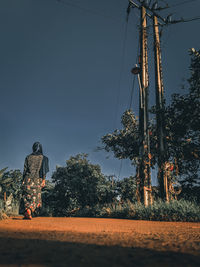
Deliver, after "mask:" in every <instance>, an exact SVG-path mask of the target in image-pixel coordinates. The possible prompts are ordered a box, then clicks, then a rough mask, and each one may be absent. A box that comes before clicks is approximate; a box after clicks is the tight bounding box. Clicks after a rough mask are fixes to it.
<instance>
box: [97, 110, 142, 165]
mask: <svg viewBox="0 0 200 267" xmlns="http://www.w3.org/2000/svg"><path fill="white" fill-rule="evenodd" d="M121 123H122V126H123V129H122V130H115V131H114V132H113V133H112V134H107V135H105V136H103V137H102V143H103V144H104V149H105V150H106V151H107V152H109V151H112V152H113V153H114V155H115V157H116V158H119V159H127V158H128V159H130V160H134V159H135V158H137V157H138V153H139V126H138V120H137V118H136V116H135V115H134V113H133V112H132V111H131V110H126V111H125V112H124V114H123V116H122V119H121Z"/></svg>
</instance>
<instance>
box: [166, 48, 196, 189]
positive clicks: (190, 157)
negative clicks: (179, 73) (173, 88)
mask: <svg viewBox="0 0 200 267" xmlns="http://www.w3.org/2000/svg"><path fill="white" fill-rule="evenodd" d="M190 53H191V66H190V71H191V77H190V78H189V79H188V89H187V91H188V93H186V94H183V95H180V94H174V95H173V96H172V102H171V104H170V105H169V106H168V107H167V108H166V118H167V138H168V139H167V141H168V150H169V155H170V157H171V158H176V161H177V165H178V167H179V174H180V176H181V179H180V182H181V183H182V185H183V186H186V187H188V188H191V187H193V186H195V185H198V184H199V167H200V161H199V159H200V127H199V125H200V54H199V52H197V51H196V50H195V49H191V50H190ZM199 185H200V184H199Z"/></svg>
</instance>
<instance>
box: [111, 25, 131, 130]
mask: <svg viewBox="0 0 200 267" xmlns="http://www.w3.org/2000/svg"><path fill="white" fill-rule="evenodd" d="M127 32H128V20H127V21H126V24H125V32H124V38H123V45H122V58H121V68H120V74H119V81H118V90H117V91H118V93H117V104H116V111H115V119H114V128H115V126H116V121H117V116H118V109H119V97H120V89H121V82H122V74H123V68H124V58H125V51H126V41H127Z"/></svg>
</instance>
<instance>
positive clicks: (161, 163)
mask: <svg viewBox="0 0 200 267" xmlns="http://www.w3.org/2000/svg"><path fill="white" fill-rule="evenodd" d="M153 29H154V57H155V90H156V122H157V138H158V140H157V144H158V151H159V157H158V168H159V170H158V182H159V187H160V194H161V198H162V199H165V200H166V201H169V193H168V186H169V185H168V177H167V175H166V171H165V169H166V168H165V165H166V160H167V157H166V136H165V118H164V88H163V77H162V65H161V48H160V37H159V25H158V18H157V16H155V15H154V16H153Z"/></svg>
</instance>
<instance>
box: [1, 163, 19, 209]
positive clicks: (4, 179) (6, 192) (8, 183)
mask: <svg viewBox="0 0 200 267" xmlns="http://www.w3.org/2000/svg"><path fill="white" fill-rule="evenodd" d="M6 169H7V168H4V169H3V170H1V171H0V199H1V201H3V203H4V209H5V210H7V211H8V210H12V209H13V205H14V206H15V205H16V206H18V204H19V200H20V197H21V184H22V173H21V171H20V170H10V171H7V172H5V171H6Z"/></svg>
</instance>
